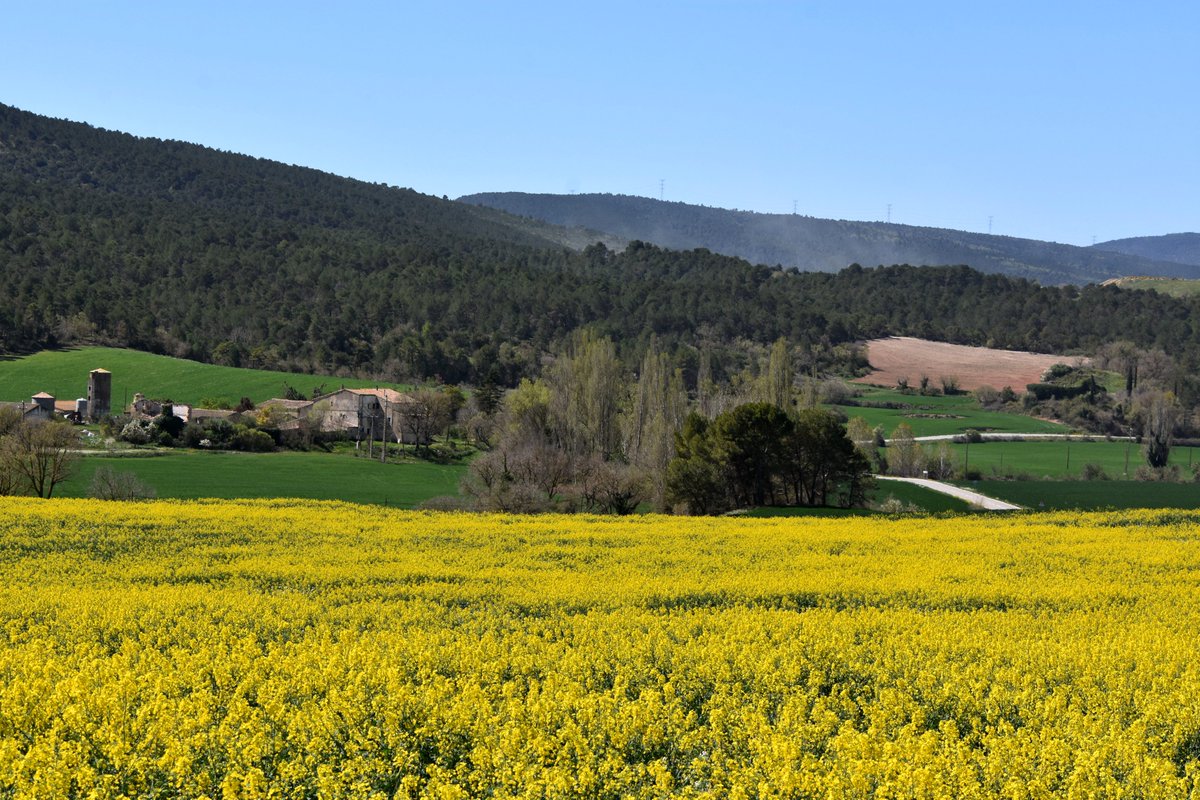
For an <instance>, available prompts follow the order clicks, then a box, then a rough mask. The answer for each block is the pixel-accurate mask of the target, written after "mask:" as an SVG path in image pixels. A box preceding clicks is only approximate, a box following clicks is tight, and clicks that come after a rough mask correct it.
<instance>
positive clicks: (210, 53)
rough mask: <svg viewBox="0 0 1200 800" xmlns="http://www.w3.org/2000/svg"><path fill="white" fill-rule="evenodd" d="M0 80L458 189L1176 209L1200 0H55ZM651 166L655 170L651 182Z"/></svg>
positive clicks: (1007, 216) (10, 37) (12, 50)
mask: <svg viewBox="0 0 1200 800" xmlns="http://www.w3.org/2000/svg"><path fill="white" fill-rule="evenodd" d="M0 20H2V21H3V22H2V24H3V26H4V28H5V35H4V37H3V45H2V46H0V102H3V103H6V104H9V105H14V106H18V107H20V108H24V109H27V110H30V111H35V112H38V113H41V114H47V115H49V116H53V117H63V118H67V119H73V120H80V121H84V122H89V123H91V124H93V125H96V126H98V127H103V128H110V129H116V130H122V131H128V132H130V133H134V134H138V135H142V136H156V137H161V138H169V139H181V140H185V141H191V142H197V143H200V144H205V145H209V146H212V147H216V148H219V149H222V150H230V151H234V152H240V153H248V154H250V155H254V156H260V157H264V158H271V159H276V160H280V161H284V162H288V163H294V164H303V165H305V166H311V167H316V168H318V169H323V170H328V171H330V172H335V173H338V174H341V175H348V176H352V177H355V178H360V179H363V180H367V181H373V182H383V183H388V184H393V185H398V186H411V187H413V188H415V189H417V190H418V191H421V192H425V193H428V194H434V195H439V196H440V195H449V196H450V197H457V196H459V195H462V194H468V193H472V192H482V191H527V192H555V193H567V192H612V193H619V194H635V195H644V196H649V197H658V196H659V194H660V187H661V192H662V196H663V197H664V198H665V199H667V200H679V201H683V202H687V203H699V204H703V205H708V206H720V207H723V208H738V209H744V210H752V211H760V212H770V213H791V212H792V210H793V208H795V209H796V210H797V211H798V212H799V213H801V214H808V215H811V216H817V217H833V218H842V219H861V220H883V219H886V218H887V215H888V213H889V212H888V207H889V204H890V207H891V211H890V213H891V220H892V221H893V222H903V223H909V224H913V225H931V226H938V227H950V228H960V229H964V230H974V231H981V232H986V231H987V230H988V226H989V218H990V219H991V226H992V230H993V232H995V233H997V234H1006V235H1013V236H1025V237H1031V238H1037V239H1047V240H1051V241H1059V242H1068V243H1071V244H1091V242H1092V239H1093V237H1097V240H1098V241H1104V240H1107V239H1113V238H1120V237H1126V236H1141V235H1156V234H1163V233H1175V232H1181V231H1197V230H1200V3H1197V2H1195V0H1180V1H1179V2H1154V0H1150V2H1142V3H1133V2H1119V3H1117V2H1104V0H1100V1H1099V2H1075V1H1074V0H1064V1H1063V2H1059V1H1058V0H1040V2H1024V1H1023V0H1016V1H1015V2H991V3H982V2H972V1H971V0H967V1H966V2H964V1H963V0H957V1H956V2H922V0H907V1H902V0H889V1H888V2H871V1H870V0H864V1H862V2H835V1H834V0H830V1H829V2H765V1H763V0H741V2H735V1H734V0H730V2H715V1H706V0H695V1H694V2H653V0H641V1H640V2H624V0H621V1H620V2H603V3H600V2H588V3H584V2H571V1H570V0H558V1H557V2H520V0H509V1H508V2H500V0H496V1H495V2H458V3H455V2H422V3H406V2H392V3H383V2H381V3H360V2H339V3H331V2H320V3H309V2H287V3H283V2H266V1H264V2H254V1H253V0H241V1H240V2H220V1H216V0H210V1H209V2H204V3H187V4H185V3H175V2H140V3H132V2H130V3H126V2H119V1H118V0H113V2H107V3H97V2H91V1H89V2H86V3H84V2H75V3H72V2H56V3H15V2H14V3H8V4H6V7H5V8H4V9H3V13H2V14H0ZM660 181H661V183H660Z"/></svg>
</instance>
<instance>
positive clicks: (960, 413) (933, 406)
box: [837, 389, 1069, 436]
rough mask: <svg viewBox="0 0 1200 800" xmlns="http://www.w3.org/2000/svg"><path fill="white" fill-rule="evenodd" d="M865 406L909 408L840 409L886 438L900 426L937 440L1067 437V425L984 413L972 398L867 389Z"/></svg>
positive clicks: (1024, 417) (850, 407)
mask: <svg viewBox="0 0 1200 800" xmlns="http://www.w3.org/2000/svg"><path fill="white" fill-rule="evenodd" d="M857 400H858V402H862V403H900V404H904V405H907V406H911V407H910V408H868V407H865V406H838V407H837V408H838V410H839V411H841V412H842V413H844V414H845V415H846V416H847V418H850V419H853V418H854V417H862V418H864V419H865V420H866V421H867V422H868V423H869V424H870V425H871V427H875V426H876V425H882V426H883V429H884V431H885V432H886V435H888V436H890V435H891V433H892V431H893V430H895V428H896V426H897V425H899V424H900V423H901V422H907V423H908V425H909V427H910V428H912V430H913V435H914V436H938V435H942V434H948V433H951V434H953V433H962V432H963V431H966V430H967V429H969V428H974V429H975V430H977V431H997V432H1002V433H1068V432H1069V429H1068V428H1067V427H1066V426H1065V425H1060V424H1059V423H1057V422H1047V421H1045V420H1041V419H1035V418H1034V417H1027V416H1024V415H1022V414H1005V413H1002V412H997V411H985V410H983V409H981V408H980V407H979V404H978V403H976V402H975V398H973V397H971V396H970V395H950V396H946V395H934V396H931V397H923V396H921V395H916V394H901V393H900V392H897V391H893V390H889V389H868V390H866V391H865V392H864V393H863V395H862V396H861V397H859V398H857ZM922 414H930V415H947V416H952V417H953V418H950V419H932V418H927V417H922V416H920V415H922Z"/></svg>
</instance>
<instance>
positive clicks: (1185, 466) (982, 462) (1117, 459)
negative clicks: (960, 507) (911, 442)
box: [926, 439, 1200, 478]
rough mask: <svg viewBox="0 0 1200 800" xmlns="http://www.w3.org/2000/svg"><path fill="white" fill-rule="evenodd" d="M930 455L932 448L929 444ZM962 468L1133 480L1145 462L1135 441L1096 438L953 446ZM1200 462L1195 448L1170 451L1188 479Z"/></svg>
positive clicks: (994, 472) (1036, 475)
mask: <svg viewBox="0 0 1200 800" xmlns="http://www.w3.org/2000/svg"><path fill="white" fill-rule="evenodd" d="M926 449H927V450H928V451H930V452H932V450H933V446H930V445H926ZM951 449H952V450H953V451H954V453H955V457H956V459H957V463H958V464H959V466H967V467H969V468H970V469H977V470H979V471H980V473H981V474H982V476H983V477H985V478H986V477H990V476H993V475H1021V474H1022V473H1024V474H1026V475H1028V476H1030V477H1032V478H1043V477H1051V478H1063V477H1072V476H1079V475H1081V474H1082V472H1083V468H1084V465H1086V464H1097V465H1099V466H1100V467H1102V468H1103V469H1104V471H1105V473H1106V474H1107V475H1108V476H1109V477H1110V478H1123V477H1126V457H1128V477H1133V475H1134V474H1135V472H1136V471H1137V468H1138V467H1139V466H1141V465H1142V464H1144V463H1145V456H1143V454H1142V450H1141V448H1140V447H1139V446H1138V445H1137V444H1136V443H1133V442H1108V441H1104V440H1103V439H1097V440H1095V441H1091V442H1084V441H1062V440H1060V441H1043V442H1038V441H1024V442H983V443H977V444H972V445H967V444H952V445H951ZM1195 462H1200V454H1197V453H1196V448H1193V447H1174V448H1172V449H1171V462H1170V463H1171V464H1174V465H1177V466H1178V467H1179V469H1180V471H1181V472H1182V473H1183V474H1184V475H1185V476H1186V475H1189V474H1191V469H1190V464H1192V463H1195Z"/></svg>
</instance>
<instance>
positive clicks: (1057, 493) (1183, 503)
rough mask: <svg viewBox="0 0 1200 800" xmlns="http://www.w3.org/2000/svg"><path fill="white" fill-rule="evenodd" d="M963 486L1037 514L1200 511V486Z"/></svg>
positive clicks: (1110, 483) (1016, 483) (1000, 483)
mask: <svg viewBox="0 0 1200 800" xmlns="http://www.w3.org/2000/svg"><path fill="white" fill-rule="evenodd" d="M962 485H963V486H966V487H968V488H971V489H974V490H975V491H977V492H982V493H983V494H986V495H990V496H992V497H998V498H1000V499H1001V500H1008V501H1009V502H1010V503H1017V504H1019V505H1023V506H1025V507H1026V508H1032V509H1035V510H1043V509H1044V510H1047V511H1049V510H1056V509H1084V510H1091V509H1108V508H1200V485H1197V484H1194V483H1149V482H1142V481H972V482H971V483H964V484H962Z"/></svg>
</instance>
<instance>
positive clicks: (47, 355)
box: [0, 347, 406, 410]
mask: <svg viewBox="0 0 1200 800" xmlns="http://www.w3.org/2000/svg"><path fill="white" fill-rule="evenodd" d="M97 368H99V369H106V370H108V371H109V372H111V373H112V406H113V409H114V410H116V409H119V408H123V407H124V406H125V405H127V404H128V403H129V402H130V401H131V400H132V398H133V394H134V392H141V393H142V394H144V395H146V396H147V397H150V398H156V399H160V400H168V399H169V400H174V401H175V402H177V403H190V404H192V405H197V404H199V403H200V401H202V400H206V399H210V398H221V399H224V400H226V401H228V402H229V403H230V405H235V404H236V403H237V402H238V400H239V399H241V398H242V397H249V398H250V399H251V400H252V401H254V402H255V403H258V402H261V401H263V400H268V399H270V398H272V397H280V396H282V395H283V392H284V384H285V383H286V384H288V385H290V386H293V387H295V388H296V389H297V390H298V391H300V392H302V393H303V394H305V395H308V394H309V393H310V392H312V390H313V388H314V387H316V386H320V385H321V384H325V387H326V389H336V388H338V387H340V386H343V385H344V386H347V387H350V388H356V389H357V388H369V387H373V386H387V387H391V388H394V389H403V388H406V387H404V386H402V385H400V384H393V383H379V382H377V381H370V380H361V379H354V378H335V377H331V376H313V375H303V374H298V373H292V372H273V371H269V370H255V369H241V368H238V367H221V366H217V365H215V364H202V363H200V362H198V361H187V360H185V359H181V358H171V357H169V356H160V355H154V354H153V353H143V352H140V351H137V350H122V349H117V348H112V347H81V348H77V349H71V350H44V351H42V352H40V353H35V354H33V355H30V356H24V357H21V358H15V359H7V360H0V401H19V400H28V399H29V398H30V397H32V396H33V395H34V394H36V393H37V392H49V393H50V394H52V395H54V396H55V397H56V398H58V399H60V400H74V399H75V398H77V397H86V396H87V380H88V373H89V372H91V371H92V370H93V369H97Z"/></svg>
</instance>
